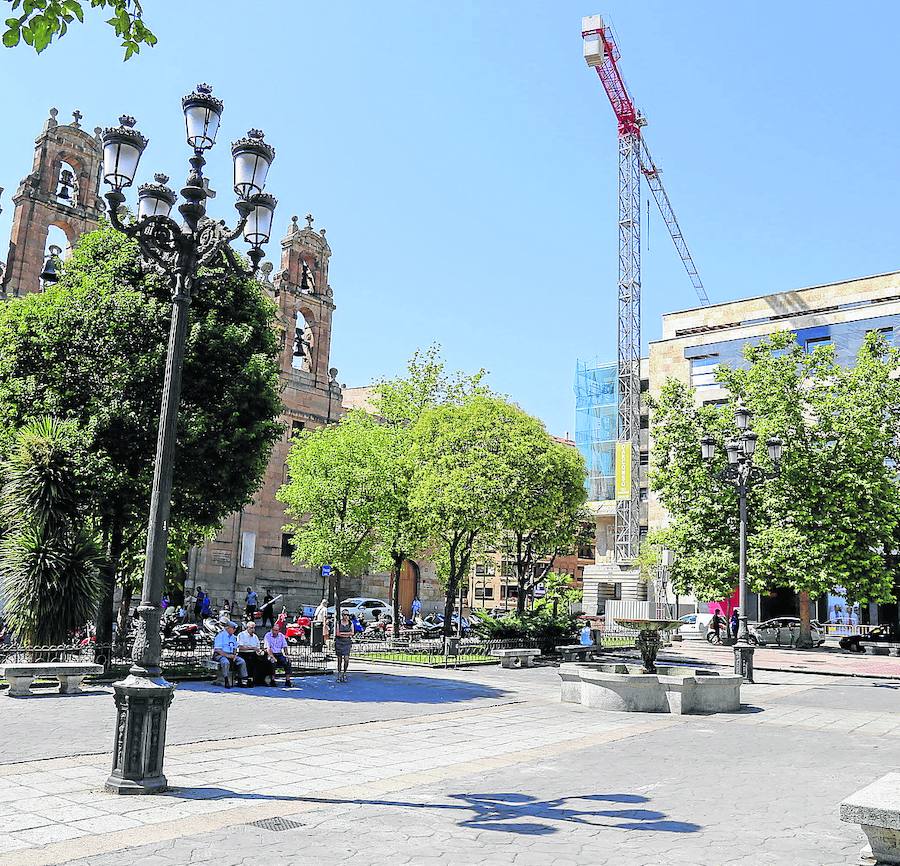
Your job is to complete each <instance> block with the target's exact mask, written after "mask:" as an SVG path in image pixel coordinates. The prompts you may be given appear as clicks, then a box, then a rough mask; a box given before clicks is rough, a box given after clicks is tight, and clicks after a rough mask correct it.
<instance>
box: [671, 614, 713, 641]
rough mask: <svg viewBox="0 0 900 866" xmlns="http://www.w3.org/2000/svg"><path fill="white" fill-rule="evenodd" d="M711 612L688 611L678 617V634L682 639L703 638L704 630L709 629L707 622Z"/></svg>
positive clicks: (704, 635) (709, 619) (710, 618)
mask: <svg viewBox="0 0 900 866" xmlns="http://www.w3.org/2000/svg"><path fill="white" fill-rule="evenodd" d="M712 618H713V615H712V614H711V613H688V614H685V615H684V616H682V617H679V618H678V622H680V623H681V625H680V626H679V627H678V634H680V635H681V637H682V638H684V640H691V639H693V638H700V639H702V638H705V637H706V632H707V631H708V630H709V623H710V621H711V620H712Z"/></svg>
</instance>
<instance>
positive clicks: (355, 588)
mask: <svg viewBox="0 0 900 866" xmlns="http://www.w3.org/2000/svg"><path fill="white" fill-rule="evenodd" d="M330 258H331V247H330V246H329V245H328V241H327V240H326V239H325V230H324V229H320V230H318V231H316V230H315V229H314V228H313V218H312V217H311V216H307V217H306V225H305V226H303V227H302V228H301V226H300V225H299V220H298V219H297V217H294V218H293V221H292V223H291V227H290V228H289V229H288V232H287V234H286V235H285V237H284V238H283V239H282V241H281V264H280V267H279V269H278V271H277V273H276V274H275V276H274V279H272V280H271V282H270V281H269V280H268V274H267V275H266V283H265V286H266V288H267V290H268V292H269V295H270V297H271V298H272V300H273V301H274V302H275V304H276V305H277V308H278V312H277V324H276V327H277V328H278V332H279V335H280V345H281V355H280V367H281V385H282V392H281V400H282V403H283V411H282V416H281V422H282V424H283V425H284V432H283V433H282V435H281V438H280V439H279V440H278V441H277V442H276V443H275V445H274V447H273V449H272V454H271V456H270V458H269V464H268V467H267V468H266V474H265V478H264V480H263V484H262V487H261V488H260V489H259V491H258V492H257V494H256V496H255V497H254V499H253V502H251V503H250V504H249V505H248V506H246V507H245V508H243V509H242V510H241V511H239V512H236V513H235V514H232V515H230V516H229V517H228V518H227V519H226V520H225V522H224V524H223V525H222V527H221V529H220V530H219V533H218V535H217V536H216V538H215V539H214V540H213V541H211V542H210V543H208V544H206V545H204V546H203V547H201V548H199V549H198V550H196V551H194V553H193V555H192V557H191V562H190V568H189V575H190V576H189V578H188V583H187V586H186V591H187V592H190V591H191V590H192V589H193V588H195V587H196V586H202V587H203V589H204V590H205V591H207V592H208V593H209V594H210V596H211V598H212V599H213V601H214V603H216V604H221V603H222V602H223V601H225V600H226V599H227V600H228V601H230V602H235V601H237V602H241V600H242V599H243V597H244V594H245V592H246V588H247V587H248V586H253V587H255V588H256V589H257V591H258V592H259V594H260V596H262V594H263V593H264V591H265V590H269V591H270V592H271V593H272V594H273V595H279V594H280V595H283V596H284V602H285V604H286V605H287V606H288V608H289V609H291V610H295V609H296V608H297V607H299V606H300V605H302V604H310V603H313V602H314V601H315V600H317V599H319V598H321V597H322V591H323V579H322V576H321V574H320V572H319V569H318V568H316V569H310V568H307V567H305V566H299V565H296V564H295V563H294V562H293V561H292V560H291V546H290V539H289V537H288V536H287V535H286V534H285V533H284V532H283V527H284V525H285V523H287V522H288V518H287V517H286V516H285V512H284V506H283V505H282V504H281V503H280V502H279V501H278V500H277V499H276V498H275V497H276V493H277V492H278V489H279V488H280V487H281V485H282V484H283V483H284V482H285V481H286V480H287V468H286V461H287V455H288V449H289V448H290V444H291V438H292V437H293V436H294V435H295V434H296V433H298V432H300V431H302V430H311V429H315V428H316V427H321V426H322V425H324V424H331V423H333V422H335V421H337V420H338V419H339V418H340V417H341V414H342V412H343V410H342V405H341V387H340V385H339V384H338V382H337V372H338V371H337V369H335V368H334V367H332V366H331V328H332V315H333V313H334V309H335V304H334V293H333V291H332V289H331V286H330V285H329V282H328V265H329V261H330ZM342 584H343V588H344V590H345V591H346V592H347V594H348V595H353V594H356V593H358V592H359V590H360V589H361V586H360V582H359V581H358V580H356V581H354V580H353V579H352V578H347V577H345V578H343V580H342Z"/></svg>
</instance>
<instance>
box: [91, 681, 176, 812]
mask: <svg viewBox="0 0 900 866" xmlns="http://www.w3.org/2000/svg"><path fill="white" fill-rule="evenodd" d="M113 691H114V692H115V701H116V739H115V745H114V747H113V767H112V772H111V773H110V775H109V778H108V779H107V780H106V784H105V785H104V787H105V789H106V791H107V792H108V793H110V794H158V793H160V792H161V791H164V790H165V789H166V787H167V785H168V782H167V781H166V777H165V775H164V774H163V766H162V765H163V752H164V749H165V745H166V718H167V716H168V713H169V704H171V703H172V698H173V696H174V693H175V686H174V685H172V683H168V682H166V681H165V680H164V679H163V678H162V677H161V676H160V677H143V676H136V675H135V674H129V675H128V676H127V677H126V678H125V679H124V680H120V681H119V682H117V683H113Z"/></svg>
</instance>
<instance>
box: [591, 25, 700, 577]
mask: <svg viewBox="0 0 900 866" xmlns="http://www.w3.org/2000/svg"><path fill="white" fill-rule="evenodd" d="M581 36H582V38H583V40H584V59H585V61H586V62H587V65H588V66H592V67H593V68H594V69H595V70H596V71H597V76H598V77H599V78H600V81H601V83H602V84H603V89H604V90H605V91H606V95H607V96H608V97H609V101H610V104H611V105H612V109H613V113H614V114H615V115H616V120H617V121H618V124H619V318H618V340H617V350H618V355H617V364H618V371H617V372H618V389H619V395H618V403H619V424H618V444H619V445H620V446H622V447H617V452H616V561H617V562H619V563H621V564H623V565H624V564H630V563H632V562H633V561H634V559H635V557H636V556H637V554H638V547H639V544H640V514H641V499H640V443H641V424H640V421H641V408H640V406H641V393H640V392H641V372H640V371H641V186H640V184H641V175H643V176H644V177H645V178H646V179H647V185H648V186H649V187H650V191H651V192H652V193H653V198H654V199H655V200H656V204H657V206H658V207H659V212H660V213H661V214H662V218H663V221H664V222H665V224H666V228H668V230H669V234H670V235H671V236H672V241H673V242H674V244H675V249H676V250H678V255H679V256H681V261H682V262H683V263H684V267H685V269H686V270H687V272H688V276H689V277H690V278H691V282H692V283H693V285H694V288H695V289H696V291H697V294H698V296H699V297H700V303H701V304H703V305H704V306H705V305H707V304H709V298H708V297H707V295H706V290H705V289H704V288H703V283H702V282H701V280H700V275H699V273H698V272H697V268H696V266H695V265H694V260H693V259H692V258H691V254H690V251H689V250H688V247H687V244H686V243H685V240H684V235H682V233H681V228H680V226H679V225H678V220H677V219H676V217H675V211H674V210H673V209H672V204H671V202H670V201H669V197H668V195H666V190H665V187H664V186H663V184H662V180H661V178H660V172H659V169H658V168H657V167H656V163H655V162H654V161H653V157H652V156H650V151H649V149H648V148H647V143H646V142H645V141H644V139H643V136H642V135H641V128H642V127H643V126H644V125H645V123H646V121H645V120H644V117H643V115H641V113H640V112H639V111H638V110H637V108H636V107H635V105H634V100H633V99H632V98H631V95H630V94H629V93H628V88H627V87H626V85H625V79H624V78H623V77H622V73H621V72H620V71H619V58H620V54H619V49H618V47H617V46H616V43H615V39H614V38H613V34H612V31H611V29H610V28H609V27H608V26H607V25H606V24H605V23H604V22H603V18H602V17H601V16H600V15H590V16H588V17H586V18H582V20H581ZM626 488H627V489H626Z"/></svg>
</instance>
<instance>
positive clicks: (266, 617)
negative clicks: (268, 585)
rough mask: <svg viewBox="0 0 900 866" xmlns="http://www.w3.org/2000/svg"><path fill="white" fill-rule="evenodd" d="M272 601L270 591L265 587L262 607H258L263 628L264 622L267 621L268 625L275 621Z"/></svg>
mask: <svg viewBox="0 0 900 866" xmlns="http://www.w3.org/2000/svg"><path fill="white" fill-rule="evenodd" d="M273 601H274V598H273V596H272V593H271V592H270V591H269V590H268V589H267V590H266V594H265V596H264V597H263V604H262V607H261V608H260V612H261V613H262V627H263V628H265V627H266V623H268V624H269V625H274V623H275V611H274V605H273V604H272V602H273Z"/></svg>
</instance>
